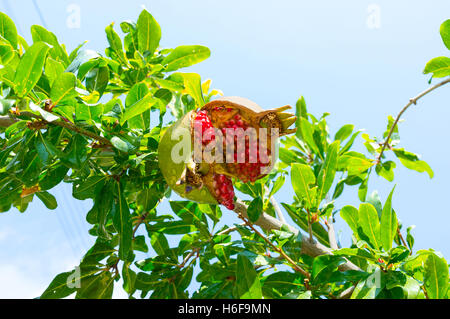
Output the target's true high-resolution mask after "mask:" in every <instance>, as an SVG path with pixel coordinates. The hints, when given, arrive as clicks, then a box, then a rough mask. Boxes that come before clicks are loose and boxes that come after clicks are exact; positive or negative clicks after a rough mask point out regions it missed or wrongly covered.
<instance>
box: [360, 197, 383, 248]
mask: <svg viewBox="0 0 450 319" xmlns="http://www.w3.org/2000/svg"><path fill="white" fill-rule="evenodd" d="M358 216H359V219H358V220H359V225H360V226H361V228H362V230H363V232H364V234H365V235H366V236H367V238H368V239H369V241H370V243H371V244H372V246H373V247H374V248H375V249H379V248H380V247H381V242H380V221H379V219H378V214H377V211H376V209H375V207H373V206H372V205H371V204H361V205H360V206H359V211H358Z"/></svg>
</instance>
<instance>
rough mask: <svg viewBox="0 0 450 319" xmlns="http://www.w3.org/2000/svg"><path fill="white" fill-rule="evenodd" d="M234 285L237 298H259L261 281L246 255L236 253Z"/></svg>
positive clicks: (260, 295)
mask: <svg viewBox="0 0 450 319" xmlns="http://www.w3.org/2000/svg"><path fill="white" fill-rule="evenodd" d="M236 286H237V293H238V298H239V299H261V298H262V291H261V283H260V281H259V278H258V274H257V272H256V271H255V268H253V265H252V263H251V262H250V260H248V258H247V257H245V256H243V255H238V258H237V267H236Z"/></svg>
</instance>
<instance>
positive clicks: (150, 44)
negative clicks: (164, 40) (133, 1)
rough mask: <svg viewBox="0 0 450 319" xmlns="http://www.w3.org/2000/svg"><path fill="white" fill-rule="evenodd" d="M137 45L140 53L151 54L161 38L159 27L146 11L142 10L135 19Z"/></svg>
mask: <svg viewBox="0 0 450 319" xmlns="http://www.w3.org/2000/svg"><path fill="white" fill-rule="evenodd" d="M137 34H138V47H139V51H141V53H142V54H146V55H147V56H153V53H154V52H155V50H156V49H157V48H158V46H159V40H160V39H161V28H160V26H159V24H158V22H156V20H155V19H154V18H153V16H152V15H151V14H150V13H149V12H148V11H147V10H143V11H142V12H141V14H140V15H139V18H138V21H137Z"/></svg>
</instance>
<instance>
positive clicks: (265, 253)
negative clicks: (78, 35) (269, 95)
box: [0, 10, 450, 299]
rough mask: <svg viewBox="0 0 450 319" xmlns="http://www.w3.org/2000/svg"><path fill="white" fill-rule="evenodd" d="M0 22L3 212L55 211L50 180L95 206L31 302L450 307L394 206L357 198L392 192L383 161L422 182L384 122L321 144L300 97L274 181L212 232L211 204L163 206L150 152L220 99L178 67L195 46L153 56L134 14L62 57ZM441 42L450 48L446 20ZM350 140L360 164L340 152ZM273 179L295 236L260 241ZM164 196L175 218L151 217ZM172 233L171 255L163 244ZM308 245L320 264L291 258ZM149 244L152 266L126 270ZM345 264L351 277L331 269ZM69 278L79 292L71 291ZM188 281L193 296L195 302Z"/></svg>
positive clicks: (153, 29)
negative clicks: (118, 288)
mask: <svg viewBox="0 0 450 319" xmlns="http://www.w3.org/2000/svg"><path fill="white" fill-rule="evenodd" d="M0 19H1V23H2V26H3V28H2V29H1V30H0V35H1V37H0V64H1V68H0V81H1V85H0V95H1V96H0V102H1V103H0V113H1V115H3V116H5V117H8V118H10V119H11V120H13V121H12V122H11V125H8V126H7V127H5V128H1V129H0V132H1V134H0V211H2V212H6V211H9V210H10V209H11V208H12V207H15V208H17V209H18V210H19V211H20V212H24V211H25V210H26V209H27V207H28V205H29V203H30V202H31V201H32V200H34V199H35V198H36V197H37V198H38V199H39V200H41V201H42V202H43V203H44V204H45V205H46V206H47V208H48V209H55V208H56V207H57V202H56V200H55V198H54V196H53V195H51V193H50V191H51V190H52V189H53V188H55V187H57V186H58V185H59V184H60V183H62V182H65V183H71V184H72V185H73V197H74V198H76V199H79V200H86V199H91V200H92V201H93V206H92V209H91V210H90V211H89V212H87V214H86V220H87V222H88V223H89V224H91V225H92V228H91V230H90V232H89V233H90V235H92V236H95V237H96V241H95V244H94V246H93V247H92V248H91V249H90V250H89V251H88V252H87V253H86V254H85V256H84V257H83V259H82V260H81V262H80V264H79V265H78V267H77V268H76V269H72V270H68V271H67V272H65V273H62V274H59V275H57V276H56V277H55V279H54V280H53V281H52V282H51V283H50V285H49V286H48V288H47V289H46V290H45V291H44V292H43V294H42V296H41V298H63V297H66V296H69V295H73V294H75V297H76V298H111V296H112V293H113V289H114V282H116V281H118V280H119V279H120V278H121V279H122V281H123V289H124V290H125V291H126V292H127V293H128V295H129V296H130V298H136V297H142V298H144V297H150V298H188V297H189V298H262V297H264V298H300V299H302V298H338V297H340V294H341V293H342V292H343V291H344V290H346V289H347V288H350V287H355V288H354V291H353V293H352V294H351V297H352V298H425V297H426V298H448V297H449V294H450V290H449V289H448V283H449V274H448V265H447V262H446V261H445V259H443V258H442V256H441V255H440V254H439V253H438V252H436V251H434V250H432V249H430V250H421V251H417V252H415V253H414V252H413V245H414V238H413V235H412V233H411V229H412V228H411V227H410V228H408V229H407V236H406V240H405V239H404V237H403V235H402V225H400V224H399V222H398V219H397V214H396V212H395V210H394V208H393V207H392V197H393V195H394V187H392V192H391V193H390V195H389V197H388V198H387V199H386V200H385V201H384V203H383V202H382V201H381V199H380V198H379V196H378V195H377V193H376V192H373V193H372V194H371V195H368V190H369V181H370V178H371V176H372V175H373V173H375V174H377V175H379V176H381V177H383V178H385V179H386V180H387V181H388V182H392V181H393V180H394V171H395V168H396V167H397V165H398V162H396V161H395V158H396V159H398V161H399V163H401V164H402V165H404V166H405V167H407V168H409V169H412V170H415V171H418V172H426V173H427V174H428V176H429V177H430V178H432V177H433V171H432V170H431V168H430V166H429V165H428V164H427V163H426V162H424V161H423V160H420V158H419V156H418V155H417V154H414V153H412V152H410V151H407V150H405V149H404V148H401V147H399V146H398V145H399V142H400V137H399V131H398V127H397V126H396V122H395V119H394V118H393V117H391V116H389V117H388V124H387V129H386V131H385V132H384V133H383V135H382V137H381V138H376V137H371V136H369V135H368V134H366V133H364V134H362V132H361V131H360V130H355V127H354V125H352V124H347V125H344V126H343V127H341V128H340V129H339V130H338V131H337V133H336V134H335V135H334V137H331V136H330V134H329V128H328V124H327V119H326V118H327V116H328V115H329V114H327V113H325V114H323V115H322V116H320V117H316V116H314V115H312V114H310V113H308V111H307V107H306V103H305V99H304V98H303V97H301V98H300V99H299V100H298V101H297V103H296V113H297V116H298V119H297V122H296V126H297V128H298V130H297V133H296V135H295V136H289V137H285V138H283V140H282V141H281V147H280V149H279V156H280V161H279V162H278V163H277V165H276V167H275V169H274V170H273V171H272V172H271V174H270V175H268V176H267V177H265V178H263V179H261V180H259V181H257V182H255V183H254V184H242V183H239V182H237V181H235V185H236V187H237V189H238V190H239V192H240V193H241V194H246V195H248V196H250V198H251V200H248V201H245V202H246V203H247V204H249V207H248V216H249V220H246V219H245V218H244V221H245V223H244V224H236V225H232V226H231V225H230V226H224V227H222V228H219V229H218V228H217V223H218V221H219V220H220V219H221V216H222V209H223V207H219V206H215V205H205V204H198V203H194V202H189V201H176V200H171V192H170V189H168V187H167V185H166V183H165V181H164V179H163V177H162V175H161V173H160V170H159V166H158V156H157V148H158V143H159V140H160V137H161V136H162V134H163V133H164V131H165V129H166V128H167V126H168V125H169V124H170V123H172V122H173V121H174V120H175V119H177V118H180V117H181V116H182V115H183V114H185V113H186V112H188V111H190V110H193V109H195V108H197V107H200V106H202V105H204V104H205V103H207V102H208V101H210V100H211V99H212V98H213V97H214V96H215V95H218V94H221V92H220V91H219V90H214V89H211V88H210V84H211V82H210V81H209V80H208V81H204V82H202V81H201V79H200V76H199V75H198V74H195V73H184V72H180V71H179V70H180V69H183V68H185V67H189V66H191V65H193V64H195V63H199V62H201V61H203V60H205V59H206V58H208V57H209V55H210V51H209V49H208V48H206V47H204V46H199V45H182V46H179V47H176V48H175V49H162V48H160V47H159V41H160V38H161V29H160V26H159V24H158V22H157V21H156V20H155V19H154V17H153V16H152V15H151V14H150V13H149V12H147V11H145V10H144V11H142V13H141V14H140V16H139V18H138V20H137V23H134V22H129V21H125V22H122V23H121V24H120V30H121V31H122V33H123V35H124V36H123V37H121V36H119V34H118V33H117V31H116V29H117V28H115V25H114V24H111V25H109V26H107V27H106V29H105V32H106V36H107V40H108V43H109V47H108V48H106V50H105V52H104V54H101V53H98V52H94V51H91V50H88V49H84V48H83V44H82V45H80V46H79V47H77V48H76V49H75V50H73V51H72V52H70V53H68V52H67V51H66V48H65V46H64V45H62V44H60V43H59V42H58V39H57V38H56V36H55V35H54V34H53V33H51V32H50V31H48V30H46V29H45V28H43V27H41V26H33V27H32V28H31V35H32V39H33V43H30V44H28V43H26V42H25V40H24V39H23V38H22V37H21V36H19V35H18V34H17V31H16V27H15V25H14V23H13V21H12V20H11V19H10V18H9V17H8V16H6V15H5V14H3V13H1V14H0ZM440 32H441V35H442V39H443V41H444V44H445V45H446V46H447V48H449V49H450V20H447V21H446V22H444V23H443V24H442V27H441V31H440ZM424 73H427V74H428V73H429V74H432V76H433V77H434V78H439V77H447V76H449V75H450V58H448V57H438V58H436V59H433V60H431V61H430V62H429V63H428V64H427V65H426V67H425V70H424ZM168 110H170V112H167V111H168ZM394 123H395V124H394ZM391 130H392V132H390V131H391ZM358 137H362V139H363V144H364V146H365V148H366V149H367V153H366V154H363V153H360V152H357V151H355V150H353V146H354V143H355V141H356V140H357V138H358ZM386 139H387V140H386ZM385 142H386V143H385ZM385 146H386V147H387V148H386V147H385ZM384 148H386V150H387V151H386V152H384ZM392 155H393V156H392ZM387 156H391V157H392V159H387ZM290 177H292V178H290ZM286 180H287V181H290V183H291V184H292V188H293V190H294V192H295V196H294V198H293V201H292V202H291V203H282V206H283V208H284V211H285V212H287V214H288V215H289V217H290V219H291V220H292V222H293V223H294V224H295V227H297V228H298V229H301V230H302V232H301V233H296V232H295V231H294V230H293V228H292V227H287V226H283V227H282V228H281V229H279V230H273V231H269V230H264V229H263V230H262V232H260V231H257V230H256V228H255V227H254V226H253V222H256V221H257V220H258V219H259V218H260V217H261V215H262V213H263V212H265V213H266V214H268V215H272V216H274V217H275V216H277V215H276V210H277V209H278V208H277V207H275V206H274V201H273V200H270V199H271V198H272V196H273V195H275V194H276V193H277V192H278V191H279V190H280V189H281V188H282V187H283V186H284V187H289V185H288V183H287V184H286V185H284V184H285V181H286ZM349 187H357V188H358V197H359V200H360V201H361V204H360V205H359V207H353V206H349V205H346V206H345V205H344V206H342V207H340V206H339V205H337V202H336V200H337V199H338V198H339V197H340V196H341V195H342V194H343V191H344V190H345V189H347V188H349ZM163 200H170V206H171V208H172V212H170V213H167V212H162V211H160V210H159V209H158V205H159V203H161V202H162V201H163ZM338 216H340V217H341V218H342V219H343V220H344V221H345V222H346V223H347V224H348V226H349V227H350V229H351V231H352V232H353V236H352V244H351V246H350V247H346V248H338V249H336V247H333V243H331V242H330V241H331V240H330V237H329V228H330V227H331V225H332V223H333V220H334V219H335V218H338ZM140 227H141V228H142V227H145V231H146V235H145V236H143V235H138V233H137V230H138V229H139V228H140ZM302 234H303V235H302ZM169 236H175V238H179V240H178V245H175V246H173V245H169V241H168V237H169ZM310 236H312V237H313V238H315V239H316V240H317V241H318V242H320V243H321V244H322V245H324V246H326V247H328V248H329V251H330V254H324V255H320V256H316V257H312V256H310V255H308V254H307V253H306V252H305V251H304V250H302V246H303V244H304V242H305V241H309V240H310V238H309V237H310ZM149 245H150V246H151V248H152V250H153V251H154V255H153V256H152V257H151V258H147V259H144V260H137V257H136V255H137V252H148V251H149V250H150V248H149ZM348 261H351V262H352V263H353V264H354V265H356V266H357V267H358V270H345V271H343V270H342V265H343V264H345V263H347V262H348ZM196 267H197V268H196ZM299 270H300V271H299ZM77 271H79V273H80V276H79V278H78V279H79V281H80V285H79V286H78V287H77V285H68V284H67V283H68V282H70V278H71V276H72V274H73V273H76V272H77ZM194 275H196V277H195V278H194ZM195 281H197V282H198V283H200V287H199V289H198V290H196V291H193V289H191V288H190V287H192V284H193V283H194V282H195ZM374 283H375V284H374Z"/></svg>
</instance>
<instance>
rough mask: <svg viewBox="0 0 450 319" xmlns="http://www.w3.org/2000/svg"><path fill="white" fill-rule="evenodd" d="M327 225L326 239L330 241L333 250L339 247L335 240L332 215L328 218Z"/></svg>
mask: <svg viewBox="0 0 450 319" xmlns="http://www.w3.org/2000/svg"><path fill="white" fill-rule="evenodd" d="M327 226H328V240H329V241H330V247H331V249H333V250H334V249H339V246H338V244H337V240H336V233H335V231H334V224H333V217H331V218H330V219H329V220H328V222H327Z"/></svg>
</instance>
